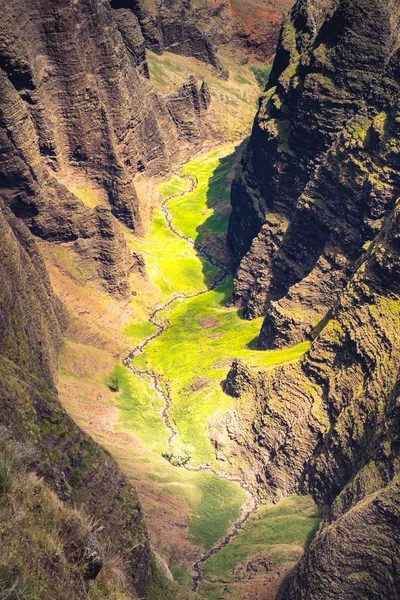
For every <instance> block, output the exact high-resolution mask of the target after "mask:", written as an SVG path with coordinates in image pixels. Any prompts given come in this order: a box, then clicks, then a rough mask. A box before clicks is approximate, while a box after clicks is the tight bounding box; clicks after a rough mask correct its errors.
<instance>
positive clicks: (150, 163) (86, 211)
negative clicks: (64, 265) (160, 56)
mask: <svg viewBox="0 0 400 600" xmlns="http://www.w3.org/2000/svg"><path fill="white" fill-rule="evenodd" d="M2 10H3V15H2V21H1V25H0V86H1V88H0V93H1V112H0V128H1V134H0V135H1V142H0V144H1V149H2V152H1V158H0V161H1V175H0V189H1V193H2V197H3V199H4V202H5V204H6V205H7V206H8V207H10V209H11V211H12V212H13V213H14V214H15V215H16V216H17V217H19V218H22V219H23V220H24V222H25V223H26V224H27V225H28V227H29V228H30V230H31V231H32V232H33V233H34V234H35V235H37V236H39V237H41V238H43V239H46V240H50V241H54V242H57V243H64V244H68V245H69V247H70V249H71V251H72V252H75V253H76V254H78V255H79V256H80V260H81V263H82V269H83V270H84V271H86V272H87V273H90V276H91V277H92V278H93V277H94V278H97V280H98V281H99V284H100V285H101V286H103V287H105V289H106V290H107V291H109V292H111V293H114V294H117V295H119V296H120V297H121V298H128V297H129V294H130V291H129V274H130V272H131V271H132V269H133V268H135V266H136V262H135V258H134V257H132V256H130V255H129V252H128V248H127V246H126V243H125V241H124V238H123V235H122V232H121V228H120V227H119V226H118V223H117V222H116V221H119V222H120V223H122V224H123V225H124V226H127V227H128V228H130V229H131V230H132V231H133V232H134V233H136V234H139V235H140V233H141V232H142V222H141V221H142V220H141V212H140V207H139V201H138V197H137V194H136V191H135V184H134V179H135V177H137V175H138V174H141V175H142V176H144V175H145V176H147V177H151V176H154V175H165V174H167V173H168V172H169V171H170V170H171V169H172V168H173V167H174V166H176V165H177V164H179V162H180V161H182V160H183V159H184V158H185V157H186V156H187V155H188V154H190V153H191V152H193V149H194V148H196V147H198V145H199V144H201V142H202V141H203V140H204V135H205V129H204V124H205V120H206V111H207V108H208V104H209V102H208V104H207V103H204V102H203V103H201V104H199V102H198V96H199V95H200V92H201V89H202V88H201V85H202V82H195V83H194V82H188V85H187V87H186V88H184V89H183V90H182V91H181V92H177V93H175V94H174V95H173V96H172V97H171V98H169V97H168V96H162V95H160V94H157V93H156V92H155V91H154V89H153V87H152V86H151V84H150V83H149V81H148V76H149V71H148V65H147V59H146V46H149V41H148V40H149V35H150V34H149V28H150V25H151V24H152V19H151V17H150V15H149V14H148V13H147V12H146V11H145V10H144V9H143V7H141V4H140V3H138V4H137V5H136V4H135V3H132V2H129V3H126V6H125V5H124V6H121V7H116V8H113V7H112V6H111V5H110V4H109V3H108V2H100V3H99V2H95V1H94V0H85V1H84V2H79V3H74V2H72V0H71V2H61V1H60V2H47V1H46V0H37V1H36V0H35V2H31V3H25V2H24V1H23V0H21V1H20V2H13V3H11V4H10V3H4V6H3V7H2ZM150 29H151V28H150ZM157 31H158V29H157ZM146 32H147V33H146ZM154 35H155V34H154ZM172 35H173V34H172V33H171V36H172ZM164 46H165V44H164ZM164 46H162V47H164ZM160 51H161V50H160ZM204 85H206V84H204ZM203 87H204V86H203ZM192 88H193V89H192ZM190 90H192V91H191V92H190ZM194 91H196V93H197V95H196V93H194ZM178 102H179V106H178ZM196 144H197V146H196Z"/></svg>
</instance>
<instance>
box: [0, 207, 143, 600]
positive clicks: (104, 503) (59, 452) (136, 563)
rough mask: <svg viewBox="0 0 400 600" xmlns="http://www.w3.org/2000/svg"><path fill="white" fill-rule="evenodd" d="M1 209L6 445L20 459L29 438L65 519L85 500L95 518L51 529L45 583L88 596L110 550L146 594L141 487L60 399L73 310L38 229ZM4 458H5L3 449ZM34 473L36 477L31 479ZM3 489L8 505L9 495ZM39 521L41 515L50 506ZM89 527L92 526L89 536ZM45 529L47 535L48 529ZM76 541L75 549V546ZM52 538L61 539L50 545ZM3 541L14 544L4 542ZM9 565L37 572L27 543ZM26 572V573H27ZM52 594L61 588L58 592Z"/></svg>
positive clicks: (1, 380) (0, 365)
mask: <svg viewBox="0 0 400 600" xmlns="http://www.w3.org/2000/svg"><path fill="white" fill-rule="evenodd" d="M0 208H1V210H0V236H1V244H0V264H1V269H0V287H1V295H0V309H1V310H0V397H1V412H0V424H1V431H0V437H1V443H0V446H1V447H2V448H1V450H3V443H4V438H5V437H6V438H7V440H8V445H10V444H11V448H12V454H13V458H12V461H13V464H14V462H15V460H16V456H15V448H16V447H17V446H16V445H18V444H23V447H24V449H29V450H28V451H27V458H26V461H25V462H26V464H25V468H27V470H28V472H29V473H35V474H36V475H37V476H39V477H41V478H43V479H44V483H45V485H46V486H47V488H48V489H50V490H52V491H53V492H55V494H56V495H57V497H58V498H59V499H60V500H61V501H62V503H60V502H58V503H55V509H54V510H55V515H56V517H55V518H58V515H64V514H65V513H67V514H68V515H69V519H68V523H69V525H71V522H72V521H74V520H76V519H78V521H79V520H80V519H82V518H81V517H80V516H79V514H78V512H77V511H76V513H71V511H70V509H68V508H67V507H68V506H70V507H72V506H75V507H82V506H84V511H85V514H86V515H87V519H89V517H90V519H91V521H88V520H86V522H85V523H86V525H85V526H84V525H82V524H81V526H80V529H81V534H80V535H78V534H76V535H75V534H74V536H72V534H71V536H69V535H68V536H65V538H64V537H63V535H64V534H62V532H61V531H58V532H57V531H55V532H53V531H52V532H51V533H50V534H49V537H48V538H46V543H45V542H43V543H42V547H41V550H40V552H42V553H43V556H42V557H41V556H40V555H38V556H35V560H37V561H38V565H40V566H36V567H35V568H37V569H39V571H38V572H37V574H36V581H35V585H36V584H38V583H39V582H40V581H42V580H45V581H48V582H49V583H48V585H50V586H51V585H52V584H51V583H50V582H52V581H53V580H54V581H57V582H58V583H60V581H61V583H62V582H64V583H63V585H64V587H65V589H64V590H63V592H62V593H63V594H65V595H62V596H57V597H62V598H64V597H65V598H67V597H71V596H68V593H70V594H71V593H73V594H74V596H73V597H76V598H84V597H86V595H87V584H88V581H89V580H91V579H94V578H95V577H96V576H97V575H98V573H99V571H100V570H101V568H102V566H103V556H104V553H105V548H107V551H108V552H110V551H112V552H113V553H114V554H115V556H120V557H121V560H124V561H126V562H125V565H126V566H127V570H128V574H129V579H130V582H131V586H130V588H129V589H130V590H131V594H133V593H134V592H137V594H138V595H139V596H142V595H143V594H145V592H146V589H147V587H148V585H149V583H150V580H151V567H150V546H149V540H148V535H147V531H146V526H145V523H144V520H143V517H142V512H141V507H140V503H139V501H138V498H137V495H136V492H135V490H134V489H133V488H132V486H131V484H130V483H129V482H128V480H127V478H126V477H125V476H124V475H123V474H122V472H121V471H120V469H119V467H118V466H117V464H116V462H115V461H114V460H113V459H112V458H111V456H109V455H108V454H106V453H105V452H104V451H103V449H102V448H101V447H100V446H99V445H97V444H96V443H94V442H93V441H92V440H91V438H89V436H87V435H86V434H85V433H84V432H83V431H82V430H81V429H79V427H77V425H75V423H74V422H73V421H72V420H71V418H70V417H69V416H68V415H67V414H66V413H65V411H64V410H63V409H62V407H61V405H60V402H59V400H58V397H57V392H56V389H55V382H56V376H57V366H58V365H57V362H58V361H57V359H58V352H59V349H60V347H61V344H62V332H63V329H64V327H65V324H66V318H67V317H66V314H65V312H64V309H63V307H62V306H61V303H60V302H59V301H58V299H57V298H56V297H55V296H54V294H53V292H52V290H51V287H50V281H49V278H48V275H47V271H46V268H45V265H44V262H43V260H42V258H41V255H40V252H39V250H38V248H37V246H36V243H35V241H34V238H33V236H32V235H31V234H30V232H29V230H28V229H27V227H26V226H25V225H24V224H23V223H22V222H21V221H20V220H19V219H18V218H17V217H15V216H14V215H13V214H12V212H11V211H10V209H8V208H6V207H5V205H4V203H3V202H2V203H1V204H0ZM1 457H2V460H4V457H3V453H1ZM2 465H4V463H3V462H2ZM2 469H4V466H2ZM2 477H4V471H2ZM29 477H30V476H29ZM24 480H25V481H29V478H28V479H26V478H24ZM3 481H4V480H3V479H2V484H3ZM35 485H36V487H37V485H38V484H35ZM17 489H18V488H17ZM33 489H35V488H34V486H33ZM2 493H3V494H4V491H3V492H2ZM31 493H32V492H31ZM47 494H49V493H47ZM0 496H1V507H2V510H3V507H4V495H1V494H0ZM50 499H51V495H50ZM122 499H123V501H122ZM19 502H21V511H22V513H21V512H17V508H16V506H14V508H15V515H14V517H13V518H15V522H14V527H15V531H18V528H19V526H20V524H19V519H21V518H23V517H24V514H25V513H24V509H23V508H22V507H23V506H24V504H23V502H24V500H23V494H22V492H20V493H19V495H18V494H17V495H16V497H15V499H14V503H15V504H16V505H17V506H18V503H19ZM43 502H44V500H43ZM52 503H53V504H54V501H52ZM63 503H64V504H63ZM64 505H65V508H64V507H63V506H64ZM43 506H44V505H43ZM68 511H69V512H68ZM21 515H22V516H21ZM71 515H72V516H71ZM74 515H75V516H74ZM75 517H76V519H75ZM60 518H61V520H62V518H63V517H60ZM33 519H34V520H39V519H40V511H39V513H37V516H35V517H34V518H33ZM71 519H72V521H71ZM87 523H91V526H90V527H89V525H87ZM21 526H22V525H21ZM38 526H39V525H38ZM51 526H52V523H51V522H46V523H45V525H44V527H45V528H47V527H48V528H51ZM85 527H86V529H88V531H87V533H84V532H85ZM93 530H95V532H97V533H94V532H93ZM3 534H4V531H2V535H3ZM29 534H30V531H29V533H28V531H25V534H24V535H29ZM40 535H43V536H44V535H45V533H44V530H41V534H40ZM52 536H54V537H53V538H52ZM58 536H60V538H58ZM67 538H68V539H69V540H71V538H73V541H72V547H73V548H72V547H70V548H68V547H67ZM50 539H53V542H51V543H50V541H49V540H50ZM58 539H60V540H61V542H59V541H58ZM34 542H36V543H37V540H36V539H34ZM3 543H4V545H5V542H4V540H3ZM60 543H61V544H62V546H61V547H62V549H61V550H60V549H59V550H57V551H56V550H53V551H50V550H49V551H48V553H46V550H47V549H48V547H50V548H52V544H53V545H54V547H57V548H60V546H59V544H60ZM46 544H47V545H46ZM57 544H58V546H57ZM62 552H64V553H66V554H67V555H69V563H70V564H69V563H67V564H64V563H63V558H62ZM53 553H55V554H53ZM21 560H22V563H21ZM24 561H25V562H24ZM41 561H42V562H41ZM6 565H7V569H10V571H12V569H13V568H14V570H15V569H17V571H16V572H19V570H21V572H22V573H23V569H24V568H25V569H26V568H27V569H28V574H29V576H33V571H32V572H29V568H30V567H29V565H30V562H29V559H28V557H27V556H25V555H24V546H23V545H20V548H19V553H18V554H17V555H16V557H14V559H11V557H10V556H8V559H7V562H6ZM57 565H58V566H57ZM62 565H63V567H62V568H61V566H62ZM31 568H32V566H31ZM72 575H73V577H72V578H73V582H72V583H71V582H70V580H69V577H71V576H72ZM24 576H25V575H24V574H23V575H21V577H22V579H23V578H24ZM54 581H53V583H54ZM2 585H3V583H2ZM71 586H72V587H71ZM2 589H3V588H2ZM4 591H6V590H4ZM16 593H17V592H16ZM35 593H37V595H35V598H36V597H37V598H39V597H40V598H42V597H43V598H44V597H50V596H49V595H46V590H45V589H44V590H43V589H41V590H40V592H39V590H37V591H36V592H35ZM53 593H55V592H54V590H53ZM60 593H61V592H60ZM43 594H44V595H43ZM48 594H50V595H51V589H50V590H48ZM24 597H25V596H24ZM29 597H30V596H29Z"/></svg>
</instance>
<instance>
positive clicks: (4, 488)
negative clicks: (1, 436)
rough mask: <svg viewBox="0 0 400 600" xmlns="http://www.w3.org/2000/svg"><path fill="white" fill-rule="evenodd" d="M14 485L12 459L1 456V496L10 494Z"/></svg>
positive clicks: (4, 455)
mask: <svg viewBox="0 0 400 600" xmlns="http://www.w3.org/2000/svg"><path fill="white" fill-rule="evenodd" d="M12 485H13V469H12V463H11V459H10V458H9V457H8V456H7V455H6V454H0V494H9V493H10V492H11V489H12Z"/></svg>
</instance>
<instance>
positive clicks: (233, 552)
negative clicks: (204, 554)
mask: <svg viewBox="0 0 400 600" xmlns="http://www.w3.org/2000/svg"><path fill="white" fill-rule="evenodd" d="M319 521H320V518H319V515H318V513H316V511H315V505H314V503H313V501H312V500H311V498H309V497H300V496H291V497H289V498H285V499H284V500H281V502H279V503H278V504H276V505H269V506H263V507H261V508H260V509H259V510H258V511H257V512H256V513H255V514H254V515H253V516H252V518H251V519H250V520H249V521H248V522H247V523H246V525H245V526H244V529H243V531H242V532H241V533H240V534H239V536H238V537H237V538H236V539H235V540H233V541H232V542H231V543H230V544H229V545H228V546H226V547H225V548H224V549H223V550H222V551H221V552H220V553H219V554H217V555H216V556H213V557H212V558H211V559H210V560H209V561H208V562H207V564H206V567H205V575H206V578H207V579H208V580H210V581H212V580H213V579H222V578H223V579H230V578H231V577H232V569H233V568H234V567H235V566H236V565H237V564H239V563H241V562H243V561H244V560H246V559H248V558H249V557H252V556H256V555H258V554H259V553H260V552H263V551H265V550H267V552H268V554H270V556H272V557H273V558H272V560H273V562H276V563H279V562H285V561H289V562H293V560H298V559H299V558H300V556H301V554H302V553H303V550H304V547H305V545H306V543H307V541H308V540H309V539H310V537H311V536H312V534H313V533H314V531H315V528H316V527H317V526H318V524H319Z"/></svg>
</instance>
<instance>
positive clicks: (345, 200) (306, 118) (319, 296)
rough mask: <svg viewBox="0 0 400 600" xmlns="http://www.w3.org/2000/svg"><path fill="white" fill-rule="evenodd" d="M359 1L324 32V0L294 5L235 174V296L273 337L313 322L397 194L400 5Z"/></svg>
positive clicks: (267, 339)
mask: <svg viewBox="0 0 400 600" xmlns="http://www.w3.org/2000/svg"><path fill="white" fill-rule="evenodd" d="M356 4H357V3H354V2H352V3H345V2H342V3H340V6H338V8H337V9H336V11H334V12H333V16H330V15H331V13H332V10H333V8H334V3H327V6H326V10H327V12H328V18H327V19H326V20H325V22H324V24H323V26H322V27H321V28H320V30H319V31H318V35H317V29H315V27H317V25H315V27H314V29H315V31H314V33H312V31H313V27H311V25H310V22H311V23H314V24H315V23H317V22H319V21H321V10H322V7H321V6H319V11H318V15H319V16H318V15H315V16H313V10H314V9H312V6H313V5H311V8H310V9H309V11H308V12H307V8H306V5H305V3H298V4H297V5H296V7H295V8H294V9H293V11H292V14H291V16H289V17H288V19H287V21H286V23H285V26H284V28H283V31H282V35H281V42H280V45H279V47H278V54H277V58H276V61H275V64H274V68H273V71H272V74H271V78H270V82H269V88H268V89H267V91H266V92H265V94H264V95H263V96H262V98H261V101H260V109H259V113H258V116H257V119H256V122H255V125H254V128H253V133H252V137H251V140H250V144H249V148H248V151H247V155H246V158H245V161H244V165H243V170H244V172H243V175H242V176H241V177H240V178H239V179H238V180H236V182H235V183H234V186H233V190H232V206H233V215H232V218H231V222H230V230H229V238H230V242H231V245H232V247H233V249H234V251H235V253H236V256H237V258H238V260H240V261H241V262H240V266H239V269H238V273H237V277H236V282H235V294H234V298H233V300H234V302H235V303H236V304H238V305H243V306H244V307H245V314H246V315H247V316H248V317H250V318H251V317H254V316H259V315H262V314H267V318H266V322H265V324H264V327H263V331H262V334H261V338H260V343H261V344H262V345H263V346H264V347H265V348H267V347H268V348H269V347H279V346H283V345H285V344H286V343H288V342H290V343H296V342H297V341H299V340H301V339H304V337H305V335H306V334H309V333H310V332H311V330H312V328H313V327H314V326H315V325H316V324H317V323H318V321H319V320H321V319H322V317H323V316H324V315H325V314H326V312H327V310H328V309H329V308H330V306H332V304H333V303H334V302H335V300H336V299H337V294H338V293H339V292H340V290H341V289H342V288H343V286H344V285H345V283H346V281H347V279H348V277H349V275H350V273H351V272H352V267H353V265H354V264H355V262H356V261H357V260H358V258H359V257H360V256H361V254H362V252H363V246H364V244H366V243H369V242H370V241H371V240H372V239H373V238H374V236H375V235H376V233H377V232H378V231H379V229H380V227H381V225H382V222H383V218H384V217H385V215H387V214H388V212H390V210H391V209H393V206H394V203H395V201H396V199H397V191H396V190H397V187H398V185H399V171H398V164H397V152H398V123H397V110H398V109H397V107H396V101H397V100H396V99H397V98H398V74H397V68H398V67H396V65H397V63H398V44H399V40H398V30H397V25H396V24H397V22H398V17H399V15H398V10H399V9H398V7H397V6H396V4H395V3H394V4H393V6H388V5H387V3H386V2H385V3H379V2H372V3H370V4H368V6H366V5H365V3H361V4H360V6H355V5H356ZM307 6H308V4H307ZM396 11H397V12H396ZM304 15H308V17H307V18H308V21H307V19H305V16H304ZM377 21H378V22H379V26H376V22H377ZM306 23H308V25H307V26H306ZM296 28H297V29H296ZM243 214H245V217H244V218H243V216H242V215H243Z"/></svg>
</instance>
